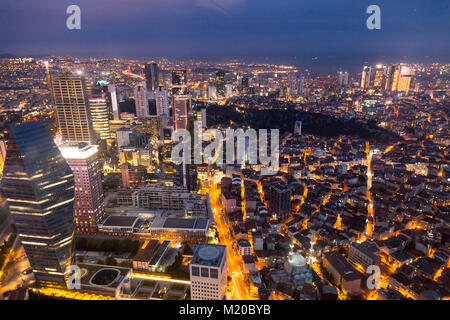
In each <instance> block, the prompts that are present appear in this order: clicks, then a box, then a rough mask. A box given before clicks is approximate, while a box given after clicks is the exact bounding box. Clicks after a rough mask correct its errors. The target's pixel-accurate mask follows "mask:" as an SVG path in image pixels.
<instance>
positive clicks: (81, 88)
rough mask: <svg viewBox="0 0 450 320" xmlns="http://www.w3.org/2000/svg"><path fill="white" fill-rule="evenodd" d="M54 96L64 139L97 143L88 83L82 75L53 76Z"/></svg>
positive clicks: (57, 116)
mask: <svg viewBox="0 0 450 320" xmlns="http://www.w3.org/2000/svg"><path fill="white" fill-rule="evenodd" d="M51 90H52V97H53V104H54V107H55V111H56V118H57V120H58V125H59V128H60V130H61V134H62V139H63V141H86V142H91V143H95V141H96V138H95V133H94V129H93V126H92V120H91V115H90V112H89V105H88V96H87V90H86V84H85V81H84V79H83V78H82V77H80V76H74V75H63V76H53V77H52V85H51Z"/></svg>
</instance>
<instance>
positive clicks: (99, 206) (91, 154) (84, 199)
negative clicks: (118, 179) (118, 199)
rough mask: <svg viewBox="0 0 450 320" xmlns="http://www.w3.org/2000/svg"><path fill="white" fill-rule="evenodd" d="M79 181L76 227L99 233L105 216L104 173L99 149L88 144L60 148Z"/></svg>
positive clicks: (78, 230)
mask: <svg viewBox="0 0 450 320" xmlns="http://www.w3.org/2000/svg"><path fill="white" fill-rule="evenodd" d="M59 149H60V151H61V154H62V156H63V157H64V158H65V159H66V161H67V163H68V165H69V166H70V169H72V172H73V175H74V178H75V204H74V211H75V228H76V231H77V232H96V231H97V223H98V222H99V221H100V220H101V219H102V218H103V215H104V213H105V206H104V196H103V186H102V172H101V166H100V161H99V159H98V156H97V155H98V150H97V146H94V145H89V144H88V143H86V142H66V143H64V144H62V145H61V146H60V147H59Z"/></svg>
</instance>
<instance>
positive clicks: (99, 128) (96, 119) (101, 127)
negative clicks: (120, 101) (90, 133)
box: [89, 89, 111, 140]
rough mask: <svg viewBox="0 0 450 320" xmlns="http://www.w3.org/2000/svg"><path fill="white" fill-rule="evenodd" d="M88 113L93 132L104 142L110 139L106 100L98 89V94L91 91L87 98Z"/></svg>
mask: <svg viewBox="0 0 450 320" xmlns="http://www.w3.org/2000/svg"><path fill="white" fill-rule="evenodd" d="M89 111H90V113H91V119H92V126H93V128H94V131H95V132H96V133H97V134H98V135H99V136H100V139H102V140H105V139H109V138H110V137H111V132H110V130H109V113H108V105H107V101H106V98H105V96H104V94H103V92H102V91H101V90H100V89H99V90H98V92H95V91H93V92H92V95H91V97H90V98H89Z"/></svg>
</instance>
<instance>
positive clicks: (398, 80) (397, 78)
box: [392, 63, 414, 95]
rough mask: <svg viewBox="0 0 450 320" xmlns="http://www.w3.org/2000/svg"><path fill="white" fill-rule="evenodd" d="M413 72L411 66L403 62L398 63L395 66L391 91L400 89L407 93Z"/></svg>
mask: <svg viewBox="0 0 450 320" xmlns="http://www.w3.org/2000/svg"><path fill="white" fill-rule="evenodd" d="M413 75H414V72H413V71H412V70H411V68H410V67H409V66H407V65H405V64H404V63H400V64H399V65H397V66H396V68H395V72H394V76H393V81H392V91H401V92H404V93H405V95H408V92H409V87H410V85H411V78H412V76H413Z"/></svg>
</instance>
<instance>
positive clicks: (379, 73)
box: [373, 64, 386, 88]
mask: <svg viewBox="0 0 450 320" xmlns="http://www.w3.org/2000/svg"><path fill="white" fill-rule="evenodd" d="M385 75H386V67H385V66H383V65H382V64H377V65H376V66H375V78H374V80H373V86H374V87H375V88H382V87H383V84H384V81H385Z"/></svg>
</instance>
